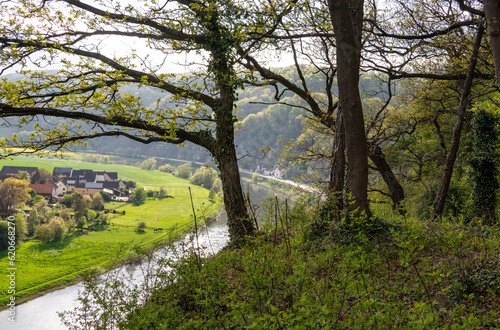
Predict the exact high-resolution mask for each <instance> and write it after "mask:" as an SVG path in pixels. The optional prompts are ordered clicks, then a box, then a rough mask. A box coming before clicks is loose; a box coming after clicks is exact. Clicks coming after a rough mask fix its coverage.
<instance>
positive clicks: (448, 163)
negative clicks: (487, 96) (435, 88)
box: [433, 24, 484, 217]
mask: <svg viewBox="0 0 500 330" xmlns="http://www.w3.org/2000/svg"><path fill="white" fill-rule="evenodd" d="M483 31H484V24H480V25H479V28H478V31H477V36H476V41H475V42H474V49H473V53H472V56H471V60H470V63H469V69H468V72H467V77H466V80H465V82H464V85H463V89H462V94H461V98H460V105H459V108H458V112H457V119H456V122H455V125H454V127H453V136H452V139H451V146H450V150H449V152H448V155H447V156H446V160H445V164H444V167H443V175H442V177H441V182H440V185H439V190H438V192H437V194H436V199H435V200H434V205H433V208H434V217H438V216H441V215H442V213H443V209H444V203H445V200H446V196H447V194H448V189H449V186H450V182H451V177H452V175H453V168H454V166H455V160H456V157H457V152H458V148H459V145H460V137H461V134H462V126H463V122H464V117H465V112H466V110H467V106H468V100H469V94H470V91H471V88H472V80H473V78H474V71H475V68H476V63H477V60H478V54H479V48H480V46H481V39H482V38H483Z"/></svg>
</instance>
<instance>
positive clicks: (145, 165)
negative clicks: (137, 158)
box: [140, 158, 156, 170]
mask: <svg viewBox="0 0 500 330" xmlns="http://www.w3.org/2000/svg"><path fill="white" fill-rule="evenodd" d="M140 168H142V169H143V170H154V169H155V168H156V159H154V158H148V159H146V160H145V161H143V162H142V163H141V166H140Z"/></svg>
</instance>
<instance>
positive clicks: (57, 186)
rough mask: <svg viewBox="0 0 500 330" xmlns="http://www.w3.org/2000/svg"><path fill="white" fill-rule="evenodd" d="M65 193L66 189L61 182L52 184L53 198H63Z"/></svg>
mask: <svg viewBox="0 0 500 330" xmlns="http://www.w3.org/2000/svg"><path fill="white" fill-rule="evenodd" d="M67 191H68V187H66V185H65V184H64V182H63V181H62V180H61V181H58V182H55V183H54V196H63V195H65V194H66V192H67Z"/></svg>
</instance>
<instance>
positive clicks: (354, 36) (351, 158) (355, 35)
mask: <svg viewBox="0 0 500 330" xmlns="http://www.w3.org/2000/svg"><path fill="white" fill-rule="evenodd" d="M363 6H364V1H363V0H328V9H329V11H330V18H331V21H332V26H333V31H334V32H335V39H336V42H337V53H336V56H337V80H338V86H339V107H340V111H341V113H342V121H343V127H344V134H345V145H346V151H347V163H348V165H349V178H348V181H347V189H348V190H349V191H350V192H351V193H352V195H353V197H354V204H353V206H352V207H353V209H355V210H357V212H356V214H360V213H361V212H363V211H364V212H366V213H367V214H369V213H370V209H369V205H368V149H367V142H366V136H365V125H364V117H363V106H362V103H361V97H360V95H359V72H360V65H361V49H362V44H361V35H362V27H363Z"/></svg>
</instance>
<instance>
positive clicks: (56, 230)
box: [48, 217, 66, 241]
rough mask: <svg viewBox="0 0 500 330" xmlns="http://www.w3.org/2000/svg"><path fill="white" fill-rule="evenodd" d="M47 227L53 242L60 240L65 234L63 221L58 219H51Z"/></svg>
mask: <svg viewBox="0 0 500 330" xmlns="http://www.w3.org/2000/svg"><path fill="white" fill-rule="evenodd" d="M48 226H49V228H50V230H51V231H52V240H54V241H57V240H60V239H61V238H63V236H64V234H65V233H66V227H65V225H64V221H63V220H62V219H61V218H59V217H54V218H52V220H50V222H49V224H48Z"/></svg>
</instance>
